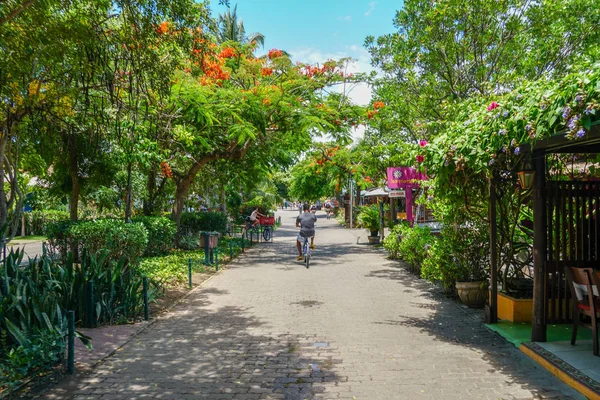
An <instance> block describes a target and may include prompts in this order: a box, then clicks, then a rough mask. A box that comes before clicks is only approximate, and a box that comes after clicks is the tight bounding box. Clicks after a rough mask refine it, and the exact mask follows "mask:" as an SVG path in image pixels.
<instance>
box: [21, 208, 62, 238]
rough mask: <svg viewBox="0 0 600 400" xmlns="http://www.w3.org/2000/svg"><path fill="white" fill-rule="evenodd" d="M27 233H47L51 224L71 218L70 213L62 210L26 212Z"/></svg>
mask: <svg viewBox="0 0 600 400" xmlns="http://www.w3.org/2000/svg"><path fill="white" fill-rule="evenodd" d="M24 215H25V234H26V235H28V236H29V235H47V227H48V225H49V224H51V223H54V222H57V221H67V220H69V213H68V212H66V211H61V210H37V211H30V212H26V213H24Z"/></svg>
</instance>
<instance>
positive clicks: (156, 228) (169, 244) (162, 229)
mask: <svg viewBox="0 0 600 400" xmlns="http://www.w3.org/2000/svg"><path fill="white" fill-rule="evenodd" d="M133 223H141V224H143V225H144V227H145V228H146V231H147V232H148V245H147V246H146V251H144V257H154V256H159V255H162V254H168V253H169V252H171V250H172V249H173V247H174V246H175V234H176V233H177V225H176V224H175V222H173V221H172V220H171V219H169V218H167V217H136V218H134V219H133Z"/></svg>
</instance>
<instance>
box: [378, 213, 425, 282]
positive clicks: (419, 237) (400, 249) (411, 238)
mask: <svg viewBox="0 0 600 400" xmlns="http://www.w3.org/2000/svg"><path fill="white" fill-rule="evenodd" d="M436 240H437V239H436V238H435V237H434V236H433V235H432V234H431V229H429V228H427V227H423V228H421V227H418V226H415V227H413V228H411V227H409V226H407V225H404V224H401V225H396V226H395V227H394V228H393V229H392V232H391V233H390V234H389V235H388V236H387V237H386V238H385V239H384V241H383V246H384V248H385V249H386V250H387V251H388V253H389V255H390V258H394V259H396V258H401V259H402V260H404V261H406V262H407V263H408V265H409V267H410V269H411V271H413V272H415V273H417V274H419V275H420V274H421V267H422V265H423V262H424V261H425V259H426V258H427V257H428V252H429V249H430V247H431V246H432V245H434V243H435V242H436Z"/></svg>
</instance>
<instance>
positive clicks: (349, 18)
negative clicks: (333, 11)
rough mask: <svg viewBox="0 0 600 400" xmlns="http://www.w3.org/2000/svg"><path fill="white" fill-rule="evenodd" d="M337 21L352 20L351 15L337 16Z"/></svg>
mask: <svg viewBox="0 0 600 400" xmlns="http://www.w3.org/2000/svg"><path fill="white" fill-rule="evenodd" d="M338 21H346V22H352V16H351V15H346V16H344V17H338Z"/></svg>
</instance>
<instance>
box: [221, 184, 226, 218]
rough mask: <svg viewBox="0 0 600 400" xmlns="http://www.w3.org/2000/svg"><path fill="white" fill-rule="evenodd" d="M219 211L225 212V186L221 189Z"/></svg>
mask: <svg viewBox="0 0 600 400" xmlns="http://www.w3.org/2000/svg"><path fill="white" fill-rule="evenodd" d="M221 211H222V212H224V213H226V212H227V195H226V193H225V186H223V187H222V188H221Z"/></svg>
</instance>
